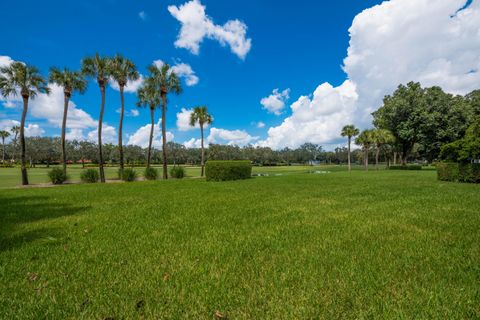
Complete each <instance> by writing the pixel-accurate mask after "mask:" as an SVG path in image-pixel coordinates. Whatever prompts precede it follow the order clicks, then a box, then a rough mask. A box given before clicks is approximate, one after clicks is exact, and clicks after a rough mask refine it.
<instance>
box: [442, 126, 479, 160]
mask: <svg viewBox="0 0 480 320" xmlns="http://www.w3.org/2000/svg"><path fill="white" fill-rule="evenodd" d="M440 157H441V158H442V159H443V160H447V161H452V162H463V163H468V162H472V161H479V160H480V118H477V119H476V120H474V121H473V123H472V124H471V125H470V127H469V128H468V129H467V132H466V133H465V136H464V137H463V138H462V139H459V140H457V141H454V142H451V143H448V144H445V145H444V146H442V150H441V153H440Z"/></svg>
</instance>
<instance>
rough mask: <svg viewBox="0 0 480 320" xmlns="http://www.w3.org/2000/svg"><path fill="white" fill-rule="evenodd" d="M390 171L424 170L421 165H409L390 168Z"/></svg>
mask: <svg viewBox="0 0 480 320" xmlns="http://www.w3.org/2000/svg"><path fill="white" fill-rule="evenodd" d="M388 169H389V170H422V166H421V165H419V164H409V165H406V166H390V167H388Z"/></svg>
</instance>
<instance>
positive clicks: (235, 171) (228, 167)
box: [205, 160, 252, 181]
mask: <svg viewBox="0 0 480 320" xmlns="http://www.w3.org/2000/svg"><path fill="white" fill-rule="evenodd" d="M205 176H206V177H207V181H226V180H239V179H248V178H250V177H251V176H252V164H251V163H250V161H248V160H245V161H243V160H241V161H207V163H206V164H205Z"/></svg>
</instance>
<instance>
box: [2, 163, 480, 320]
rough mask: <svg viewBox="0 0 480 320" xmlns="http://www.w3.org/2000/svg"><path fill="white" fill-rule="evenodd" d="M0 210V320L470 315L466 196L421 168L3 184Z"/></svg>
mask: <svg viewBox="0 0 480 320" xmlns="http://www.w3.org/2000/svg"><path fill="white" fill-rule="evenodd" d="M269 170H273V171H270V173H275V172H276V171H274V170H275V169H269ZM280 170H281V169H280ZM284 172H287V171H286V169H285V171H284ZM0 203H1V205H0V318H1V319H17V318H18V319H44V318H45V319H46V318H48V319H66V318H68V319H69V318H83V319H105V318H108V317H111V318H114V319H138V318H145V319H158V318H168V319H185V318H187V319H213V318H214V317H215V316H214V314H215V312H217V311H218V312H220V313H222V314H223V315H225V316H226V317H228V318H229V319H310V318H316V319H318V318H325V319H353V318H355V319H357V318H377V319H385V318H404V319H411V318H419V319H426V318H432V319H459V318H464V319H465V318H470V319H472V318H479V317H480V212H479V208H480V186H478V185H471V184H455V183H444V182H439V181H437V180H436V175H435V172H434V171H411V172H410V171H409V172H407V171H386V170H382V171H378V172H377V171H370V172H368V173H366V172H362V171H354V172H352V173H348V172H332V173H329V174H300V173H298V174H285V175H283V176H269V177H257V178H253V179H249V180H245V181H234V182H221V183H208V182H205V181H204V180H200V179H187V180H183V181H180V180H177V181H175V180H169V181H157V182H134V183H125V184H107V185H71V186H65V187H58V188H33V189H4V190H2V191H1V192H0Z"/></svg>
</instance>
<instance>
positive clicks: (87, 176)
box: [80, 169, 100, 183]
mask: <svg viewBox="0 0 480 320" xmlns="http://www.w3.org/2000/svg"><path fill="white" fill-rule="evenodd" d="M99 179H100V175H99V174H98V170H96V169H87V170H83V171H82V172H81V173H80V180H82V182H85V183H96V182H98V180H99Z"/></svg>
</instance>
